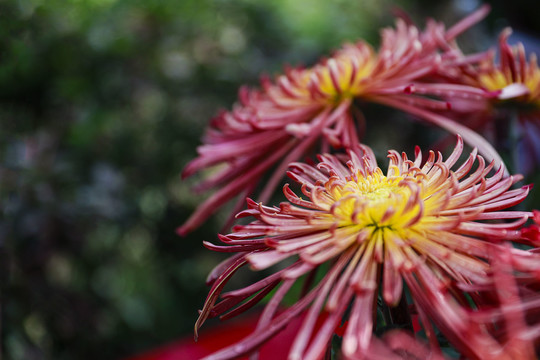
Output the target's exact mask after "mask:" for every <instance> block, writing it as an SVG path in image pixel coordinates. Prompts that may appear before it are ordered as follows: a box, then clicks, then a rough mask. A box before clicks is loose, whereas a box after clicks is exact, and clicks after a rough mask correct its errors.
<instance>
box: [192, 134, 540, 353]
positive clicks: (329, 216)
mask: <svg viewBox="0 0 540 360" xmlns="http://www.w3.org/2000/svg"><path fill="white" fill-rule="evenodd" d="M462 149H463V142H462V141H461V138H459V141H458V145H457V146H456V148H455V150H454V152H453V153H452V154H451V155H450V156H449V157H448V159H446V160H445V161H443V157H442V155H441V154H438V155H435V153H433V152H430V154H429V156H428V158H427V160H426V161H425V162H422V155H421V152H420V150H419V149H418V148H417V149H416V152H415V158H414V160H409V159H408V158H407V156H406V155H405V154H403V155H401V156H400V155H399V154H398V153H397V152H395V151H390V152H389V155H388V157H389V160H390V161H389V165H388V170H387V172H386V174H385V173H383V171H382V170H381V169H380V168H379V167H377V164H376V160H375V158H374V155H373V153H372V152H371V150H370V149H369V148H368V147H365V146H360V147H359V148H357V149H356V151H352V150H351V151H349V156H343V157H340V156H333V155H322V156H320V163H319V164H318V165H317V166H311V165H307V164H304V163H294V164H292V165H291V171H290V172H289V176H290V177H291V178H292V179H293V180H295V181H296V182H298V183H299V184H301V185H302V194H303V197H301V196H298V195H297V194H296V193H294V192H293V191H292V190H291V189H290V187H289V186H288V185H286V186H285V187H284V193H285V196H286V197H287V199H288V200H289V202H286V203H282V204H280V206H279V207H268V206H264V205H262V204H261V203H255V202H253V201H248V209H247V210H245V211H243V212H241V213H240V214H239V215H238V217H253V218H255V220H254V221H253V222H251V223H250V224H248V225H238V226H236V227H234V228H233V232H232V233H231V234H229V235H225V236H220V239H221V241H222V242H224V243H225V244H226V245H225V246H217V245H213V244H210V243H205V245H206V246H207V247H208V248H210V249H213V250H216V251H222V252H234V253H236V254H235V255H234V256H232V257H231V258H229V259H228V260H226V261H224V262H223V263H222V264H221V265H219V266H217V267H216V268H215V269H214V271H213V272H212V273H211V274H210V276H209V283H210V284H212V289H211V290H210V293H209V295H208V297H207V299H206V302H205V305H204V308H203V310H202V311H201V313H200V317H199V319H198V321H197V324H196V326H195V329H196V330H197V329H198V328H199V327H200V326H201V325H202V323H203V322H204V321H205V320H206V319H207V318H208V317H215V316H218V315H221V316H222V318H229V317H232V316H235V315H237V314H238V313H241V312H242V311H244V310H246V309H247V308H249V307H251V306H253V305H255V304H256V303H257V302H259V301H260V300H261V299H262V298H264V297H265V295H267V294H268V293H270V292H271V291H273V290H275V289H277V290H275V293H274V294H273V296H272V298H271V300H270V301H269V302H268V304H267V305H266V307H265V310H264V312H263V314H262V316H261V318H260V321H259V324H258V327H257V329H256V331H255V332H254V333H253V334H252V335H251V336H249V337H247V338H246V339H245V340H243V341H242V342H240V343H238V344H235V345H232V346H231V347H228V348H226V349H224V350H223V351H221V352H218V353H216V354H215V355H213V356H210V357H209V358H208V359H214V360H215V359H229V358H234V357H235V356H238V355H240V354H245V353H249V352H252V351H254V350H255V349H256V348H257V347H258V346H259V345H260V344H261V343H263V342H264V341H266V340H267V339H268V338H270V337H271V336H273V335H274V334H275V333H277V332H278V331H279V330H280V329H282V328H283V327H284V326H286V324H287V322H288V321H289V320H290V319H291V318H293V317H294V316H296V315H297V314H299V313H300V312H302V311H304V310H305V309H309V310H308V315H307V316H306V318H305V320H304V322H303V325H302V327H301V329H300V331H299V333H298V335H297V337H296V339H295V342H294V345H293V347H292V349H291V352H290V355H289V358H290V359H318V358H320V356H321V355H322V354H323V353H324V352H325V349H326V347H327V344H328V342H329V341H330V339H331V337H332V334H333V332H334V329H335V328H336V327H337V326H338V325H339V324H340V323H341V322H342V321H345V320H347V321H348V323H347V328H346V330H345V333H344V336H343V342H342V352H343V355H344V356H345V357H348V358H356V357H358V358H361V357H363V356H365V355H366V354H368V353H369V349H370V346H371V345H370V344H371V339H372V333H373V327H374V312H375V309H376V302H377V297H378V295H379V293H380V294H381V296H382V299H383V301H384V302H385V303H386V304H388V306H390V307H391V306H394V305H396V304H398V303H399V302H400V300H401V301H406V300H404V298H403V284H404V283H405V284H406V286H407V288H408V291H409V292H410V294H411V296H412V299H413V301H414V304H415V305H416V311H417V312H418V314H419V317H420V319H421V321H422V323H423V326H424V329H425V331H426V333H427V335H428V337H429V338H430V339H431V340H432V342H436V340H435V336H434V331H433V328H432V325H431V323H433V324H435V325H436V326H437V328H438V329H439V330H440V331H441V332H442V333H444V334H445V335H446V337H447V338H448V339H449V340H450V341H452V342H453V343H455V344H458V345H459V348H460V349H461V350H462V351H464V352H465V355H467V356H470V357H472V358H483V359H485V358H489V357H485V356H488V355H490V354H491V351H492V350H493V349H496V348H497V347H496V345H497V344H496V343H495V340H493V338H492V337H490V336H487V335H486V334H487V329H486V328H485V326H483V325H482V324H479V323H477V322H474V321H472V320H470V319H469V318H468V309H470V307H471V306H472V305H471V304H474V302H475V301H476V300H479V298H478V297H477V296H476V295H474V294H471V295H465V293H464V292H463V291H462V290H460V286H465V287H466V286H471V285H475V286H481V287H484V288H486V287H487V288H490V287H491V288H492V287H493V283H492V281H491V280H490V278H489V276H488V274H489V273H490V272H491V271H492V269H491V267H490V263H489V259H490V257H491V256H490V255H489V254H492V253H493V252H494V251H495V252H496V251H504V252H506V253H508V256H510V258H511V259H512V264H513V266H514V267H515V268H516V270H518V271H529V272H530V271H539V270H540V257H539V256H538V255H536V254H533V253H531V252H527V251H522V250H517V249H508V248H506V247H505V246H503V245H501V244H500V243H501V242H502V241H504V240H509V241H512V240H520V241H526V240H524V239H522V237H521V232H520V231H519V230H518V228H519V227H520V226H521V225H522V224H523V223H524V222H525V221H526V220H527V218H528V217H530V216H531V213H529V212H521V211H502V210H504V209H506V208H508V207H511V206H513V205H515V204H517V203H519V202H521V201H522V200H523V199H524V198H525V197H526V195H527V193H528V191H529V187H528V186H524V187H521V188H517V189H511V187H512V185H514V184H515V182H516V181H518V180H519V179H520V178H521V177H520V176H510V177H507V178H503V172H502V170H501V169H499V170H498V171H496V172H495V171H493V163H491V164H489V165H487V164H486V163H485V161H484V159H483V158H482V157H480V156H477V155H476V152H475V151H473V152H472V153H471V154H470V156H469V157H468V159H467V160H466V161H465V162H463V164H462V165H461V166H459V167H457V169H455V170H454V168H455V167H456V166H455V164H456V162H457V161H458V159H459V158H460V155H461V153H462ZM475 163H476V166H475ZM473 168H474V170H473ZM490 172H494V174H493V175H492V176H490V177H489V176H488V174H490ZM501 220H511V221H510V222H501ZM278 263H280V264H282V266H281V268H280V270H277V271H276V272H275V273H274V274H272V275H270V276H267V277H266V278H264V279H263V280H260V281H258V282H256V283H254V284H252V285H250V286H247V287H245V288H243V289H240V290H234V291H230V292H226V293H221V292H222V290H223V288H224V286H225V285H226V284H227V282H228V281H229V279H230V278H231V277H232V275H233V274H234V273H235V272H236V271H237V270H238V269H239V268H241V267H242V266H244V265H246V264H249V265H250V267H251V268H252V269H255V270H263V269H268V268H270V267H272V266H273V265H275V264H278ZM301 279H305V281H306V283H305V284H304V290H303V292H302V295H301V296H300V299H299V300H298V301H297V302H296V303H295V304H294V305H292V306H291V307H289V308H288V309H286V310H284V311H282V312H279V311H278V309H279V308H280V303H281V302H282V300H283V298H284V296H285V294H286V293H287V292H288V291H289V290H290V289H291V287H292V286H293V284H295V283H296V282H299V281H301ZM316 279H319V280H316ZM313 283H315V284H314V285H313ZM280 284H281V285H280ZM312 285H313V286H312ZM220 295H221V298H222V300H221V301H220V302H217V300H218V298H219V297H220ZM323 309H324V310H325V311H327V312H328V313H329V316H328V317H327V319H326V320H325V322H324V324H323V326H322V327H321V328H320V329H319V330H318V331H317V333H314V331H313V330H314V324H315V320H316V319H317V317H318V315H319V313H320V312H321V311H322V310H323ZM483 356H484V357H483Z"/></svg>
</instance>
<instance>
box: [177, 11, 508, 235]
mask: <svg viewBox="0 0 540 360" xmlns="http://www.w3.org/2000/svg"><path fill="white" fill-rule="evenodd" d="M487 11H488V7H482V8H481V9H480V10H479V11H477V12H476V13H474V14H472V15H471V16H469V17H467V18H466V19H464V20H463V21H462V22H460V23H458V24H457V25H455V26H454V27H452V28H450V29H448V30H445V28H444V26H443V25H442V24H439V23H436V22H434V21H431V22H430V23H429V25H428V28H427V30H426V31H425V32H420V31H419V30H418V28H417V27H416V26H413V25H408V24H407V23H406V22H405V21H403V20H401V19H398V20H397V22H396V28H395V29H384V30H383V31H382V44H381V47H380V49H379V51H378V52H376V51H374V50H373V49H372V48H371V46H370V45H369V44H367V43H365V42H363V41H360V42H358V43H356V44H346V45H345V46H343V47H342V48H341V49H340V50H338V51H337V52H336V53H335V54H334V56H332V57H331V58H329V59H325V60H323V61H321V62H320V63H319V64H317V65H315V66H313V67H311V68H306V69H304V68H293V69H288V70H287V71H286V73H285V74H284V75H281V76H278V77H277V78H276V79H275V81H271V80H269V79H267V78H265V79H263V80H262V89H256V90H248V89H247V88H242V89H241V90H240V94H239V103H238V104H236V105H235V107H234V108H233V110H232V111H230V112H222V113H221V114H220V115H218V116H217V117H216V118H214V119H213V120H212V122H211V125H210V128H209V130H208V131H207V133H206V136H205V138H204V145H202V146H200V147H199V148H198V153H199V156H198V157H197V158H196V159H194V160H193V161H192V162H190V163H189V164H188V165H187V166H186V168H185V169H184V172H183V176H184V177H187V176H190V175H192V174H193V173H195V172H197V171H199V170H201V169H205V168H208V167H211V166H214V165H221V167H220V168H219V170H218V171H216V172H215V173H214V174H213V175H212V176H211V177H209V178H207V179H205V180H204V181H203V182H202V183H201V184H199V186H198V187H197V189H198V190H201V191H202V190H208V189H211V188H216V189H217V191H216V192H215V193H213V194H212V195H211V196H210V197H209V198H208V199H207V200H206V201H205V202H203V203H202V204H201V205H200V206H199V207H198V208H197V210H196V211H195V213H194V214H193V215H192V216H191V217H190V218H189V219H188V220H187V221H186V223H185V224H184V225H182V226H181V227H180V228H179V229H178V232H179V233H180V234H186V233H187V232H190V231H191V230H193V229H194V228H196V227H197V226H199V225H200V224H201V223H202V222H203V221H204V220H205V219H206V218H207V217H208V216H210V215H211V214H212V213H213V212H214V211H216V209H217V208H219V207H220V206H221V205H222V204H224V203H225V202H227V201H228V200H230V199H232V198H233V197H236V196H238V195H242V196H240V199H242V198H243V197H244V196H247V195H251V194H253V193H254V191H255V189H256V187H257V185H258V184H259V180H260V179H261V177H262V176H263V175H264V174H266V173H268V172H269V170H270V169H274V171H273V173H272V176H271V178H270V179H269V180H268V181H267V183H266V185H265V187H264V189H263V190H262V191H261V192H260V193H259V196H257V199H258V200H260V201H266V200H268V198H269V197H270V195H271V194H272V192H273V191H274V189H275V188H276V186H277V185H278V183H279V182H280V181H281V179H282V174H283V173H284V171H285V169H286V168H287V166H288V164H289V163H290V162H292V161H296V160H298V159H299V158H301V157H302V155H304V154H306V152H307V151H308V150H309V149H311V148H313V147H314V146H316V145H320V147H319V148H320V149H323V151H326V150H328V149H329V148H330V147H334V148H340V147H343V148H349V147H351V146H352V145H353V144H356V143H357V142H358V139H359V137H361V136H362V133H363V130H362V126H361V125H360V126H359V128H360V129H358V126H357V124H356V122H360V123H361V124H362V122H363V120H362V114H361V112H360V111H359V110H358V109H356V110H355V109H353V108H352V106H351V105H352V103H353V101H354V100H355V99H357V98H361V99H364V100H366V101H370V102H376V103H380V104H384V105H388V106H391V107H395V108H398V109H400V110H404V111H407V112H409V113H411V114H413V115H415V116H418V117H420V118H423V119H425V120H427V121H430V122H432V123H434V124H436V125H438V126H442V127H443V128H445V129H448V130H450V131H452V132H453V133H459V134H461V135H462V136H463V137H464V138H465V139H466V140H467V141H468V142H470V143H474V144H475V146H478V147H479V149H480V150H481V152H482V153H487V154H488V156H489V157H490V158H497V156H498V155H497V154H496V153H495V152H494V151H491V146H490V145H489V144H488V143H487V142H485V141H484V140H483V139H482V138H481V137H480V136H478V135H477V134H476V133H474V132H472V131H470V130H469V129H468V128H466V127H464V126H461V125H459V124H457V123H455V122H453V121H451V120H449V119H447V118H444V117H441V116H439V115H436V114H434V113H433V112H432V111H433V110H436V109H439V110H440V109H446V108H447V107H448V102H447V101H446V100H445V101H440V100H436V99H434V98H433V96H442V95H445V94H446V95H450V96H453V97H466V98H477V99H480V98H482V97H483V96H484V95H485V92H484V91H483V90H481V89H478V88H475V87H471V86H467V85H456V84H433V83H425V84H422V83H419V82H418V81H419V79H422V78H424V77H426V76H427V75H429V74H431V73H435V72H437V70H438V69H439V68H440V67H450V66H453V65H455V64H456V63H457V62H459V63H460V64H461V63H462V62H463V59H461V58H459V57H458V56H457V54H456V51H457V50H456V49H457V48H456V47H455V46H452V45H451V44H450V42H451V41H452V40H453V39H454V38H455V37H456V36H457V35H458V34H460V33H461V32H462V31H464V30H465V29H467V28H468V27H470V26H471V25H473V24H474V23H475V22H476V21H478V20H480V19H481V18H482V17H483V16H485V14H486V13H487ZM457 60H459V61H457ZM426 95H429V97H428V96H426ZM490 151H491V152H490ZM497 159H498V158H497ZM241 201H242V200H241ZM239 204H241V202H240V203H239Z"/></svg>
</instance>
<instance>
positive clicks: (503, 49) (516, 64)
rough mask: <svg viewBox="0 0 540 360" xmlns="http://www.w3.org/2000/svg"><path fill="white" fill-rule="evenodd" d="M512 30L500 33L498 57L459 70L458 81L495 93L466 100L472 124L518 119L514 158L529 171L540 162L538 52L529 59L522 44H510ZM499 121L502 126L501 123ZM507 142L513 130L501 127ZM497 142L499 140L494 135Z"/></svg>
mask: <svg viewBox="0 0 540 360" xmlns="http://www.w3.org/2000/svg"><path fill="white" fill-rule="evenodd" d="M511 33H512V31H511V29H510V28H506V29H505V30H503V31H502V33H501V35H500V36H499V61H496V59H495V53H494V52H491V56H490V57H488V58H487V59H485V60H483V61H481V62H479V63H478V64H477V65H476V66H471V64H469V66H465V67H464V68H463V71H462V72H461V73H460V74H459V76H458V77H459V78H460V79H459V81H462V82H463V83H467V84H470V85H472V86H477V87H480V88H483V89H485V90H487V91H489V92H491V93H493V94H495V95H496V96H493V97H490V98H489V99H488V98H486V99H484V101H477V102H476V103H474V104H472V103H471V102H465V105H464V106H463V110H462V111H464V112H467V113H469V114H470V115H472V116H465V119H467V118H470V120H469V121H466V124H467V125H468V126H470V127H472V128H475V129H479V128H484V130H487V129H489V128H490V129H491V130H493V129H495V128H496V126H495V125H496V123H501V124H505V125H506V128H507V129H508V128H509V126H508V124H509V123H511V120H512V119H517V121H516V125H517V134H516V135H517V146H516V149H517V151H516V154H519V156H518V158H517V159H514V160H515V162H516V163H517V165H518V169H519V171H521V172H524V173H529V172H530V171H531V170H532V169H533V168H534V165H535V164H540V68H539V67H538V64H537V58H536V54H534V53H533V54H530V56H529V58H528V60H527V57H526V53H525V47H524V46H523V44H521V43H518V44H517V45H515V46H511V45H509V44H508V38H509V36H510V34H511ZM501 124H499V126H500V125H501ZM500 132H501V133H504V136H505V138H504V139H503V141H504V142H506V143H510V142H512V141H513V140H512V139H509V134H512V133H513V131H509V130H502V131H500ZM492 137H494V138H495V140H494V141H495V142H500V139H497V136H496V135H495V136H493V135H492Z"/></svg>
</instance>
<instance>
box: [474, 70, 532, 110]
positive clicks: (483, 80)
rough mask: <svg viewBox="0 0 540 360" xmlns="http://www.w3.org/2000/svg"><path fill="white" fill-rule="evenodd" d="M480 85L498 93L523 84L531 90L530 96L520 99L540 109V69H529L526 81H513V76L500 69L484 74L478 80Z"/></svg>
mask: <svg viewBox="0 0 540 360" xmlns="http://www.w3.org/2000/svg"><path fill="white" fill-rule="evenodd" d="M478 80H479V82H480V85H481V86H483V87H484V88H486V89H487V90H490V91H497V90H501V89H503V88H505V87H506V86H508V85H511V84H513V83H521V84H523V85H525V86H526V87H527V88H528V89H529V94H528V95H526V96H523V97H521V98H519V99H516V100H519V101H520V102H522V103H527V104H532V105H535V106H538V107H540V69H539V68H532V69H528V71H527V77H526V79H525V80H523V79H517V80H515V81H514V80H513V78H512V75H511V74H509V73H508V74H507V73H504V72H503V71H502V70H500V69H496V70H493V71H491V72H489V73H486V74H482V75H480V76H479V78H478Z"/></svg>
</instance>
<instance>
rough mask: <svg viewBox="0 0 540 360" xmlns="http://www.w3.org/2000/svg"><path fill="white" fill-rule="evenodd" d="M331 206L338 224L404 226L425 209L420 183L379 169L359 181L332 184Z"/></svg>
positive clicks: (393, 227)
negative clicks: (385, 173)
mask: <svg viewBox="0 0 540 360" xmlns="http://www.w3.org/2000/svg"><path fill="white" fill-rule="evenodd" d="M330 186H331V188H330V189H328V190H329V194H331V195H332V197H333V199H332V200H333V203H332V204H330V203H329V205H331V206H330V210H331V211H332V213H333V215H334V216H335V217H336V218H337V219H338V223H339V226H340V227H342V226H351V225H358V226H359V227H360V228H362V227H370V226H371V227H375V228H391V229H393V230H398V231H399V229H403V228H405V227H408V225H410V224H411V221H413V219H415V218H416V217H417V215H418V214H419V212H421V211H422V208H423V203H421V202H422V200H421V199H420V197H419V194H420V192H421V186H420V184H419V183H418V182H417V181H415V180H413V179H411V178H404V177H402V176H392V177H387V176H385V175H383V173H382V171H381V170H380V169H379V168H377V169H376V170H375V171H374V172H373V173H371V174H368V175H366V176H358V180H350V181H348V182H347V183H345V184H341V185H340V184H334V185H332V184H331V185H330Z"/></svg>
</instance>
